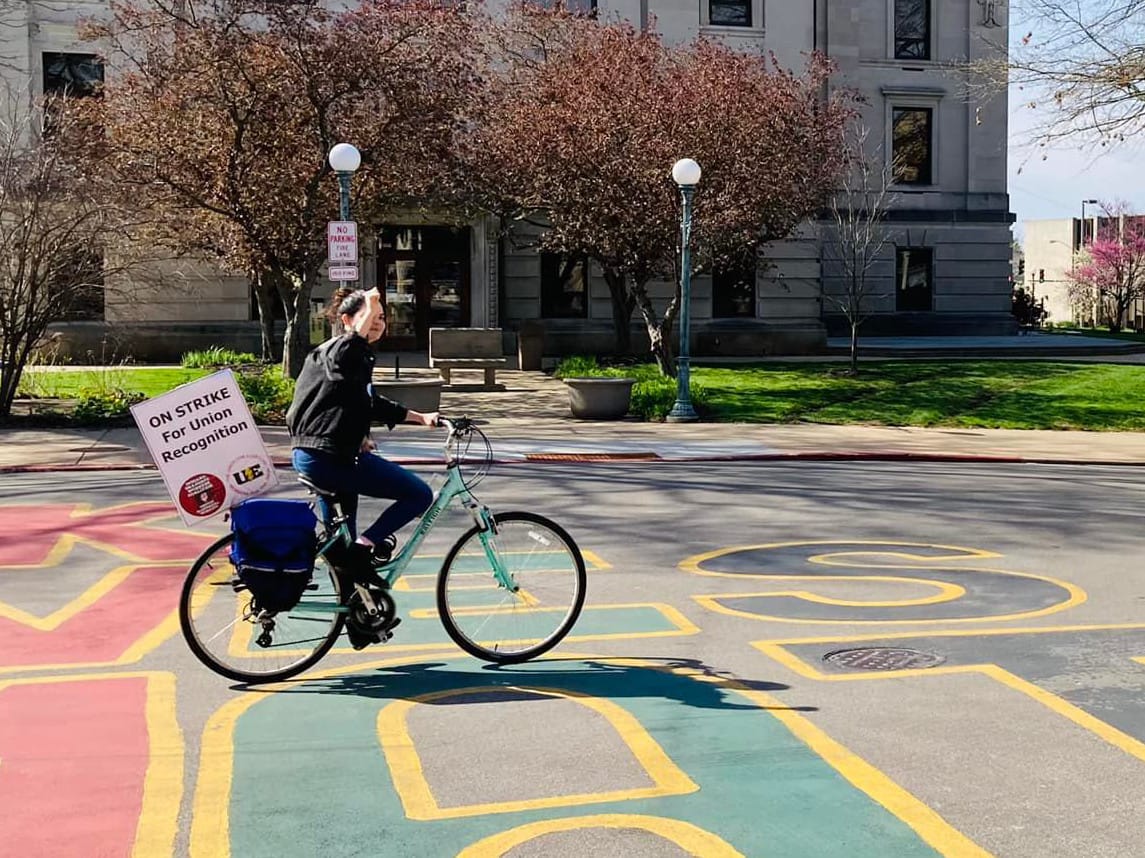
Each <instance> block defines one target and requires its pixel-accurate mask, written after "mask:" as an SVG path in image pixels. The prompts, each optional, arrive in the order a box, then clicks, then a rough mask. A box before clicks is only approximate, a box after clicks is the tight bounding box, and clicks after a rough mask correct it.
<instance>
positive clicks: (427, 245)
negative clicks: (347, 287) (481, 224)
mask: <svg viewBox="0 0 1145 858" xmlns="http://www.w3.org/2000/svg"><path fill="white" fill-rule="evenodd" d="M378 261H379V263H380V269H381V270H382V271H383V272H384V274H385V290H384V294H383V296H382V297H383V299H384V301H385V305H386V337H385V339H384V340H382V343H381V347H382V349H383V350H386V351H420V350H423V349H425V348H428V346H429V329H430V328H431V327H433V328H450V327H464V326H466V325H468V324H469V230H468V228H462V229H452V228H450V227H440V226H428V227H405V226H386V227H383V228H382V230H381V231H380V232H379V235H378Z"/></svg>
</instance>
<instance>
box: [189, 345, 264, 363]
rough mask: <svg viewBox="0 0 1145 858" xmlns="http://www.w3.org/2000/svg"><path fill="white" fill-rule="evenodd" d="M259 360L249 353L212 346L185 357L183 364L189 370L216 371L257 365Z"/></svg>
mask: <svg viewBox="0 0 1145 858" xmlns="http://www.w3.org/2000/svg"><path fill="white" fill-rule="evenodd" d="M257 362H258V358H256V357H255V356H254V355H252V354H250V353H249V352H236V351H234V350H232V349H227V348H223V347H222V346H211V347H210V348H209V349H204V350H202V351H198V352H187V353H186V354H185V355H183V360H182V364H183V366H185V367H187V368H188V369H216V368H220V367H228V366H241V365H243V364H252V363H257Z"/></svg>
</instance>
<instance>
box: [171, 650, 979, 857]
mask: <svg viewBox="0 0 1145 858" xmlns="http://www.w3.org/2000/svg"><path fill="white" fill-rule="evenodd" d="M967 634H969V633H967ZM435 657H436V658H441V657H445V658H448V657H450V656H441V655H438V656H435ZM453 657H454V658H459V657H460V656H453ZM420 659H421V656H402V657H397V658H388V659H383V660H380V661H374V662H367V663H364V664H355V665H351V666H343V667H338V668H332V669H327V670H323V671H316V672H315V673H313V674H310V675H308V676H307V677H306V679H305V680H293V681H291V682H283V683H275V684H268V685H265V686H262V687H261V690H262V691H263V692H267V693H266V694H250V695H249V696H246V697H242V698H238V699H235V700H232V701H230V702H228V703H226V704H224V705H223V706H222V707H220V708H219V709H218V710H216V711H215V713H214V714H213V715H212V716H211V718H210V720H209V721H208V723H207V725H206V728H205V729H204V732H203V738H202V742H201V744H200V758H199V775H198V781H197V783H196V785H195V792H194V799H193V803H192V816H191V820H192V821H191V834H190V855H191V858H230V855H231V849H230V800H231V788H232V783H233V776H234V754H235V747H234V734H235V727H236V725H237V723H238V719H239V718H240V717H241V716H242V714H243V713H244V712H246V711H247V710H248V709H250V708H251V707H252V706H254V705H255V704H256V703H258V702H259V701H260V700H267V699H269V698H270V695H271V694H273V693H274V692H277V691H281V690H287V689H289V688H291V687H292V686H293V685H296V684H298V683H299V682H300V681H302V682H306V681H318V680H323V679H330V678H334V677H338V676H345V675H347V674H353V673H359V672H364V671H367V670H383V669H386V668H393V667H398V666H401V665H410V664H417V663H418V662H419V661H420ZM569 660H585V661H590V660H591V661H599V662H601V663H604V664H617V665H621V664H631V665H635V666H640V667H646V668H648V669H651V670H662V671H668V672H679V673H680V675H682V676H689V675H691V674H692V673H694V668H672V667H666V666H665V665H662V664H658V663H655V662H649V661H646V660H642V659H624V658H613V657H608V656H600V655H592V654H584V653H566V654H564V655H562V656H555V657H554V656H546V657H544V658H541V659H538V660H537V662H536V663H543V662H545V661H569ZM693 678H695V677H694V676H693ZM705 681H712V682H718V683H720V684H723V685H725V686H726V687H727V688H729V689H730V690H732V691H735V692H736V693H738V694H740V695H742V696H743V697H745V698H746V699H748V700H750V701H752V702H753V703H755V704H756V705H757V706H759V707H760V708H762V709H763V710H764V711H766V712H767V713H768V714H770V715H772V716H773V717H775V718H777V719H778V720H779V721H780V722H781V723H782V724H783V725H784V727H785V728H786V729H787V730H788V731H789V732H790V733H791V734H792V735H793V736H794V737H795V738H796V739H798V740H799V741H801V742H803V743H804V744H805V745H806V746H807V747H808V748H810V749H811V750H812V751H813V752H814V753H815V754H816V755H818V756H819V757H820V758H821V759H822V760H823V761H824V762H825V763H827V764H828V765H829V766H831V767H832V768H833V769H834V770H835V771H837V772H839V774H840V775H841V776H842V777H843V778H845V779H846V780H847V781H848V782H849V783H851V784H852V785H853V786H855V787H856V788H857V789H859V790H860V791H861V792H863V793H864V794H865V795H867V796H869V797H870V798H871V799H872V800H873V801H875V802H876V803H877V804H879V805H881V806H882V807H884V808H886V809H887V810H888V811H889V812H890V813H891V814H893V815H894V816H895V817H897V818H898V819H899V820H901V821H902V822H903V823H904V824H906V825H907V826H908V827H910V828H911V829H912V830H913V831H914V832H915V833H916V834H918V836H919V837H920V838H921V839H922V840H923V841H924V842H925V843H927V844H928V845H930V846H931V847H932V848H934V849H935V850H937V851H938V852H939V853H940V854H942V855H943V856H945V858H989V853H987V852H986V851H984V850H983V849H981V848H980V847H979V846H977V845H976V844H975V843H973V841H971V840H970V839H969V838H967V837H966V836H965V835H963V834H962V833H961V832H959V831H958V830H957V829H955V828H954V827H953V826H951V825H950V824H949V823H948V822H946V820H944V819H943V818H942V817H941V816H940V815H939V814H937V813H936V812H935V811H934V810H932V809H931V808H930V807H928V806H927V805H926V804H924V803H923V802H922V801H920V800H919V799H917V798H916V797H915V796H914V795H912V794H911V793H909V792H908V791H906V790H905V789H903V788H902V787H900V786H899V785H898V784H897V783H895V782H894V781H893V780H892V779H890V778H889V777H888V776H887V775H885V774H884V773H883V772H881V771H880V770H879V769H877V768H875V767H874V766H872V765H871V764H870V763H868V762H866V761H865V760H863V759H862V758H861V757H859V756H858V755H856V754H854V753H853V752H852V751H850V750H849V749H848V748H847V747H846V746H844V745H842V744H841V743H839V742H837V741H835V740H834V739H832V738H831V737H830V736H829V735H827V734H826V733H825V732H824V731H823V730H821V729H820V728H819V727H817V726H816V725H814V724H813V723H812V722H811V721H809V720H808V719H807V718H806V717H804V716H802V715H800V714H799V713H797V712H794V711H791V710H790V709H789V708H788V707H787V705H786V704H785V703H783V701H781V700H779V699H778V698H776V697H773V696H772V695H770V694H768V693H766V692H763V691H757V690H754V689H751V688H748V687H746V686H744V685H742V684H740V683H739V682H737V681H736V680H733V679H726V678H723V677H718V676H712V677H709V678H708V679H707V680H705ZM478 845H481V844H480V843H479V844H474V846H478ZM471 848H472V847H471ZM702 854H704V855H708V854H709V853H707V852H705V853H702ZM459 858H461V856H459ZM473 858H481V855H480V853H478V855H475V856H473Z"/></svg>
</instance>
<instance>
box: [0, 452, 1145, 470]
mask: <svg viewBox="0 0 1145 858" xmlns="http://www.w3.org/2000/svg"><path fill="white" fill-rule="evenodd" d="M390 461H392V462H395V463H397V464H400V465H439V464H441V462H442V460H441V459H440V458H439V457H434V458H424V459H419V458H394V459H390ZM785 461H793V462H864V461H867V462H948V463H975V462H978V463H985V464H991V463H992V464H1008V465H1068V466H1084V465H1089V466H1093V467H1142V466H1145V461H1128V460H1124V459H1070V458H1056V457H1053V456H1012V455H1011V456H1006V455H987V454H976V453H917V452H902V451H894V450H889V451H873V452H868V451H839V452H832V453H827V452H816V451H804V452H794V453H740V454H729V455H723V456H721V455H698V456H679V457H664V456H661V455H660V454H658V453H652V452H648V453H632V452H625V453H527V454H525V455H524V456H523V457H522V458H517V459H494V460H493V461H492V463H491V464H494V465H569V464H609V465H625V464H631V465H648V464H678V463H687V462H785ZM274 466H275V467H276V468H279V469H282V470H289V469H291V468H292V465H291V463H290V462H289V461H288V460H284V459H280V460H276V461H275V462H274ZM155 470H157V469H156V467H155V465H153V464H150V463H127V462H119V463H116V462H108V463H101V464H75V465H64V464H58V465H53V464H43V465H40V464H32V465H5V466H0V474H41V473H84V472H91V473H99V472H113V471H155Z"/></svg>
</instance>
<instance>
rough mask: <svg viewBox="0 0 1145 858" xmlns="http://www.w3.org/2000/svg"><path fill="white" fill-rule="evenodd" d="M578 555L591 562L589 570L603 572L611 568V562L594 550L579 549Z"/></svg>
mask: <svg viewBox="0 0 1145 858" xmlns="http://www.w3.org/2000/svg"><path fill="white" fill-rule="evenodd" d="M580 556H581V557H583V558H584V559H585V561H586V562H587V563H590V564H592V566H591V569H590V571H596V572H604V571H606V570H608V569H611V568H612V564H611V563H609V562H608V561H607V560H605V559H604V558H603V557H601V556H600V555H599V554H597V553H596V552H595V551H589V550H587V549H581V552H580Z"/></svg>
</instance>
